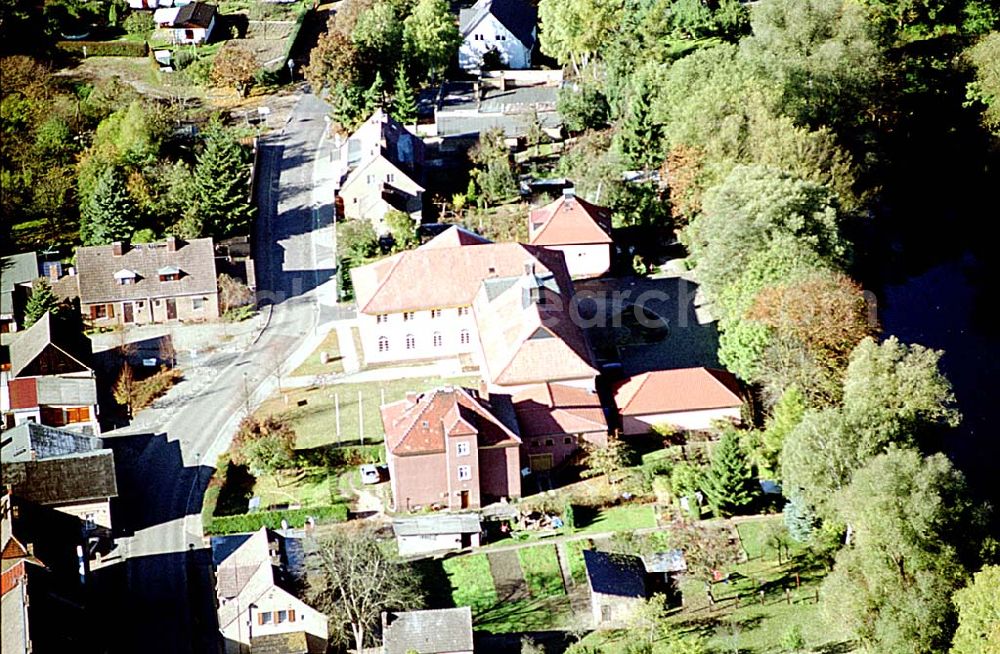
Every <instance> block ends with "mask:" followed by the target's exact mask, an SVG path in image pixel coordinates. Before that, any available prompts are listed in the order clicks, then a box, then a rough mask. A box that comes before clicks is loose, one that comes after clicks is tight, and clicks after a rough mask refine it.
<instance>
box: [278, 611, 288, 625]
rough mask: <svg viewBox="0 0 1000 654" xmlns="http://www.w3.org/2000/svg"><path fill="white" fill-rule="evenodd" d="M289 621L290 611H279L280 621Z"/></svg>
mask: <svg viewBox="0 0 1000 654" xmlns="http://www.w3.org/2000/svg"><path fill="white" fill-rule="evenodd" d="M287 621H288V611H278V623H279V624H280V623H282V622H287Z"/></svg>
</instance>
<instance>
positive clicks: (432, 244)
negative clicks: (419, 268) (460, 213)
mask: <svg viewBox="0 0 1000 654" xmlns="http://www.w3.org/2000/svg"><path fill="white" fill-rule="evenodd" d="M490 243H492V241H490V240H489V239H488V238H484V237H482V236H480V235H479V234H476V233H475V232H470V231H469V230H467V229H466V228H464V227H459V226H458V225H452V226H451V227H449V228H448V229H446V230H444V231H443V232H441V233H440V234H438V235H437V236H435V237H434V238H432V239H431V240H429V241H427V242H426V243H424V244H423V246H422V247H423V248H424V249H428V250H433V249H436V248H454V247H461V246H463V245H488V244H490Z"/></svg>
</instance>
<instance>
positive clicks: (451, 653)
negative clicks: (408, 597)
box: [382, 606, 474, 654]
mask: <svg viewBox="0 0 1000 654" xmlns="http://www.w3.org/2000/svg"><path fill="white" fill-rule="evenodd" d="M473 651H474V644H473V640H472V609H471V608H469V607H468V606H460V607H458V608H454V609H434V610H430V611H392V612H387V613H383V614H382V652H383V653H384V654H411V653H413V652H415V653H416V654H472V653H473Z"/></svg>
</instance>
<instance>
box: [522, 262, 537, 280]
mask: <svg viewBox="0 0 1000 654" xmlns="http://www.w3.org/2000/svg"><path fill="white" fill-rule="evenodd" d="M534 274H535V262H534V261H525V262H524V276H525V277H530V276H531V275H534Z"/></svg>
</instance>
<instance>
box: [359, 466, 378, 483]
mask: <svg viewBox="0 0 1000 654" xmlns="http://www.w3.org/2000/svg"><path fill="white" fill-rule="evenodd" d="M380 481H382V474H381V473H380V472H379V470H378V468H377V467H376V466H374V465H372V464H370V463H366V464H364V465H362V466H361V483H362V484H377V483H379V482H380Z"/></svg>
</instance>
